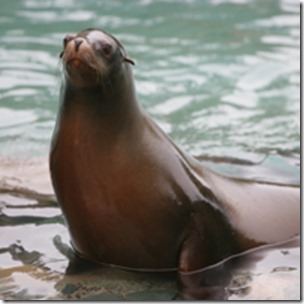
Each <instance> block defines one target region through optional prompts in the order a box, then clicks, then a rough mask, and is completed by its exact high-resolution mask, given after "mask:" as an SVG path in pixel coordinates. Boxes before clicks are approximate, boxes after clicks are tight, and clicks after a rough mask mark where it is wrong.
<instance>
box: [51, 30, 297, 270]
mask: <svg viewBox="0 0 304 304" xmlns="http://www.w3.org/2000/svg"><path fill="white" fill-rule="evenodd" d="M92 32H93V34H94V35H92ZM89 35H91V36H90V37H93V38H94V39H91V40H90V39H88V37H89ZM77 37H81V39H83V41H84V42H83V45H84V46H83V48H84V51H83V52H85V51H86V50H85V47H87V48H88V49H89V48H90V47H91V48H95V44H93V42H95V39H101V40H102V39H106V40H107V42H108V43H111V44H112V49H115V47H116V48H117V49H118V48H122V46H121V45H120V44H118V42H117V41H116V40H115V39H114V38H113V37H111V36H109V35H107V34H105V33H103V32H99V31H96V30H90V31H84V32H81V33H80V34H78V36H76V38H75V37H73V38H71V39H70V41H69V42H68V44H67V47H66V48H67V49H66V50H65V52H66V55H64V56H66V58H65V57H64V61H65V62H69V60H68V59H69V57H68V56H72V55H69V54H76V55H77V54H78V53H77V52H80V51H81V50H82V46H81V45H80V47H79V46H78V47H76V44H77V43H76V41H75V40H76V39H77ZM74 41H75V43H74ZM92 41H93V42H92ZM109 41H110V42H109ZM74 44H75V46H74ZM69 48H70V49H69ZM112 51H113V50H112ZM120 51H121V52H120V55H118V51H116V49H115V52H114V51H113V56H112V55H111V56H112V57H113V58H114V59H113V58H112V57H111V60H110V59H107V60H108V61H107V62H106V64H105V66H107V65H111V66H114V69H113V70H111V69H110V68H109V69H106V73H105V75H103V74H102V75H101V77H99V78H98V81H96V83H94V81H93V82H92V80H90V81H89V82H86V79H85V77H83V75H85V74H86V73H87V72H88V71H87V70H86V69H87V67H85V68H84V67H83V66H80V67H79V62H78V61H77V60H78V59H77V60H76V61H75V62H76V63H75V64H74V66H73V65H72V66H71V67H70V68H69V66H68V65H67V71H68V72H67V77H66V81H65V83H64V86H63V91H62V104H61V108H60V112H59V115H58V119H57V125H56V129H55V132H54V137H53V142H52V150H51V156H50V169H51V177H52V181H53V185H54V189H55V192H56V195H57V198H58V202H59V204H60V206H61V208H62V210H63V213H64V215H65V218H66V220H67V224H68V228H69V230H70V233H71V237H72V242H73V246H74V248H75V250H76V251H77V252H78V253H79V254H80V256H82V257H83V258H85V259H88V260H91V261H94V262H97V263H104V264H113V265H117V266H120V267H125V268H131V269H135V270H136V269H137V270H150V271H161V270H173V269H177V268H178V269H179V270H180V271H191V270H195V269H200V268H202V267H205V266H207V265H210V264H213V263H216V262H218V261H220V260H221V259H223V258H226V257H228V256H230V255H232V254H235V253H239V252H241V251H244V250H247V249H250V248H252V247H256V246H259V245H262V244H267V243H271V242H278V241H283V240H287V239H289V238H291V237H293V236H294V235H297V234H298V233H299V231H300V203H299V201H300V198H299V189H298V188H293V187H282V186H277V185H268V184H258V183H253V182H247V181H240V180H236V179H230V178H227V177H223V176H220V175H218V174H216V173H213V172H211V171H209V170H207V169H205V168H203V167H202V166H201V164H200V163H199V162H197V161H196V160H195V159H194V158H192V157H190V156H188V155H187V154H186V153H184V152H182V151H181V150H180V149H179V148H178V147H177V146H176V145H175V144H174V143H173V142H172V141H171V140H170V138H169V137H167V136H166V135H165V134H164V133H163V132H162V130H161V129H160V128H159V127H158V126H157V125H156V124H155V123H154V122H153V121H152V120H151V118H150V117H149V116H148V115H147V114H145V113H144V111H143V110H142V109H141V107H140V106H139V104H138V102H137V98H136V94H135V89H134V84H133V78H132V74H131V68H130V66H129V64H128V62H130V60H129V59H127V58H125V57H123V55H124V50H123V51H122V50H120ZM73 56H74V55H73ZM115 56H116V57H117V56H121V57H119V62H116V61H115V60H117V59H116V57H115ZM73 58H74V57H73ZM107 58H108V57H107ZM124 59H125V60H124ZM73 60H74V59H73ZM99 67H100V66H99ZM77 69H79V73H80V76H79V75H78V74H77V71H78V70H77ZM75 75H76V76H75ZM92 75H94V73H91V74H90V77H91V78H92V77H93V76H92Z"/></svg>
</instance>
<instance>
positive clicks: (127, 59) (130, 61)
mask: <svg viewBox="0 0 304 304" xmlns="http://www.w3.org/2000/svg"><path fill="white" fill-rule="evenodd" d="M124 61H125V62H128V63H131V64H132V65H135V62H134V61H133V60H132V59H131V58H129V57H124Z"/></svg>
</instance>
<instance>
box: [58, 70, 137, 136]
mask: <svg viewBox="0 0 304 304" xmlns="http://www.w3.org/2000/svg"><path fill="white" fill-rule="evenodd" d="M62 111H63V112H64V113H65V114H64V115H66V116H67V117H69V116H70V117H72V116H73V117H74V119H77V118H76V117H82V118H83V119H84V118H85V120H86V121H89V122H90V123H91V124H92V125H93V126H94V128H97V129H102V130H104V131H105V132H110V134H112V135H114V134H115V133H117V132H120V131H122V130H123V131H125V130H128V129H129V130H130V128H132V126H133V125H134V123H136V121H138V120H139V118H140V117H141V110H140V106H139V103H138V101H137V97H136V92H135V87H134V83H133V78H132V75H128V74H125V73H124V74H122V75H120V76H119V77H117V78H115V79H111V80H109V81H107V82H104V83H102V84H100V85H98V86H94V87H89V88H78V87H75V86H73V85H72V84H71V83H69V82H68V81H67V82H66V84H65V89H64V91H63V94H62Z"/></svg>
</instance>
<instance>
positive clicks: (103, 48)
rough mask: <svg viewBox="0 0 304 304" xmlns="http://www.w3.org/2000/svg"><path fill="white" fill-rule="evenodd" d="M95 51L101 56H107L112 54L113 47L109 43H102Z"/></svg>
mask: <svg viewBox="0 0 304 304" xmlns="http://www.w3.org/2000/svg"><path fill="white" fill-rule="evenodd" d="M97 51H98V52H99V53H101V54H103V55H106V56H109V55H111V54H112V52H113V46H112V45H111V44H110V43H107V42H102V43H99V45H98V46H97Z"/></svg>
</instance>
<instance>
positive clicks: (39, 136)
mask: <svg viewBox="0 0 304 304" xmlns="http://www.w3.org/2000/svg"><path fill="white" fill-rule="evenodd" d="M299 10H300V8H299V3H298V0H188V1H186V0H180V1H178V0H155V1H153V0H128V1H123V0H107V1H106V0H103V1H93V0H86V1H81V0H23V1H21V0H14V1H4V0H0V233H1V237H0V299H1V294H3V295H4V296H3V297H4V298H12V299H33V298H37V299H48V298H51V297H53V296H55V295H56V297H59V298H64V297H66V294H69V291H68V290H72V291H73V290H75V288H76V287H75V286H78V285H77V284H80V283H79V281H77V284H76V283H75V281H73V279H69V278H67V279H66V278H65V279H66V280H67V281H64V279H63V273H64V271H65V268H66V267H67V263H68V259H67V258H66V257H65V256H64V255H62V253H60V250H59V249H58V246H57V245H56V242H55V241H54V240H57V239H58V236H61V238H62V241H63V242H64V243H65V244H68V242H69V237H68V233H67V231H66V228H65V226H63V225H62V218H61V212H60V210H59V209H58V207H57V205H56V204H52V203H48V202H49V201H52V197H51V198H49V197H42V198H39V197H38V198H37V196H35V195H33V193H32V192H31V191H35V192H37V193H38V194H39V195H40V194H43V195H52V188H51V186H50V183H49V177H48V170H47V165H46V164H47V160H46V159H47V156H48V150H49V143H50V138H51V135H52V130H53V127H54V122H55V117H56V113H57V108H58V95H59V88H60V82H61V66H60V61H59V53H60V52H61V49H62V39H63V37H64V36H65V35H66V34H67V33H71V32H77V31H79V30H81V29H83V28H88V27H99V28H102V29H104V30H106V31H109V32H110V33H112V34H113V35H115V36H116V37H117V38H118V39H119V40H120V41H121V42H122V44H123V45H124V46H125V48H126V50H127V51H128V54H129V56H130V57H131V58H133V59H134V60H135V62H136V66H135V67H134V69H133V70H134V77H135V82H136V88H137V94H138V97H139V100H140V102H141V103H142V104H143V106H144V107H145V108H146V109H147V111H148V112H149V113H150V114H151V115H152V117H153V118H154V119H155V120H156V121H157V123H158V124H159V125H160V126H161V127H162V128H163V129H164V130H165V131H166V132H167V133H168V134H169V135H170V136H171V137H172V138H173V139H174V140H175V141H176V142H178V143H179V144H180V145H181V146H182V147H183V148H184V149H185V150H186V151H188V152H190V153H191V154H193V155H196V156H203V157H204V156H212V157H223V158H227V159H228V158H231V157H232V158H237V159H242V160H246V161H252V162H259V165H258V166H237V165H231V164H226V163H225V164H219V163H217V164H215V163H212V162H211V163H210V162H208V163H206V165H210V166H212V167H213V168H216V169H218V170H220V171H222V172H229V173H233V174H241V175H243V176H245V177H249V178H258V179H269V180H273V181H279V182H286V183H289V182H291V183H298V182H299V162H300V102H299V100H300V52H299V48H300V28H299V26H300V18H299ZM265 158H266V160H265V161H264V162H261V161H262V160H263V159H265ZM16 187H21V188H22V191H23V192H22V191H21V192H18V191H17V190H15V189H16ZM27 190H30V191H29V192H27ZM24 191H25V192H24ZM29 193H30V194H29ZM46 202H47V203H46ZM30 236H31V237H30ZM32 236H35V237H32ZM16 246H17V247H16ZM18 246H22V248H23V249H22V250H25V251H26V252H23V251H22V250H21V253H22V254H19V255H18V248H19V247H18ZM60 246H61V245H60ZM60 246H59V247H60ZM19 253H20V252H19ZM26 254H28V255H26ZM24 255H25V256H27V257H30V258H28V259H25V258H24ZM91 275H92V274H91ZM112 277H113V276H112ZM112 277H111V278H112ZM92 278H94V275H92V276H91V277H90V279H88V280H87V281H85V280H84V281H82V283H83V282H86V283H83V284H84V285H85V284H88V285H90V284H91V285H92V283H91V281H90V280H92ZM133 279H134V278H132V280H133ZM62 280H63V282H65V283H60V282H61V281H62ZM82 280H83V278H82ZM141 280H142V279H139V283H138V284H139V285H140V282H141ZM93 281H94V280H93ZM87 282H90V283H87ZM111 282H112V281H111ZM114 282H115V275H114ZM132 282H134V281H132ZM60 284H61V285H60ZM64 284H66V285H64ZM113 284H114V285H115V283H113ZM151 284H152V283H151ZM151 284H150V285H151ZM153 284H154V285H153ZM153 284H152V285H151V286H155V284H156V283H153ZM166 284H167V283H166ZM166 284H165V283H164V286H165V287H164V288H163V289H158V292H157V293H156V295H157V296H156V298H157V299H159V295H163V293H164V296H163V299H168V297H170V296H172V294H171V293H172V286H171V285H170V284H169V283H168V284H169V285H168V284H167V285H166ZM91 285H90V286H91ZM150 285H149V286H150ZM156 285H157V284H156ZM63 286H65V287H66V286H70V288H71V289H69V288H65V289H64V288H63ZM71 286H74V287H73V288H74V289H73V288H72V287H71ZM136 286H137V285H136ZM145 286H148V285H145ZM141 287H142V286H141ZM125 288H126V290H127V289H128V288H129V287H125ZM145 288H146V287H145ZM145 288H143V287H142V289H143V290H142V289H140V288H139V287H138V289H136V288H135V289H136V290H135V291H134V290H133V291H132V292H133V293H134V292H135V298H136V292H139V293H140V292H145ZM62 290H65V293H64V292H63V291H62ZM88 290H91V289H90V288H89V289H88ZM109 290H111V288H110V287H109ZM120 290H121V289H120ZM72 291H70V293H73V292H72ZM149 292H151V290H150V289H149ZM58 293H59V295H58ZM88 293H89V294H90V292H88ZM105 294H106V295H107V293H105ZM118 294H119V292H118ZM126 294H127V293H126ZM106 295H105V296H104V297H105V298H106ZM119 296H121V294H119ZM133 296H134V295H133ZM137 296H138V294H137ZM145 296H146V298H147V290H146V295H145V294H144V296H143V298H144V297H145ZM125 297H127V296H125ZM131 298H132V297H131ZM131 298H130V299H131ZM249 298H250V296H249ZM251 298H255V297H254V296H252V297H251ZM256 298H257V297H256Z"/></svg>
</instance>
